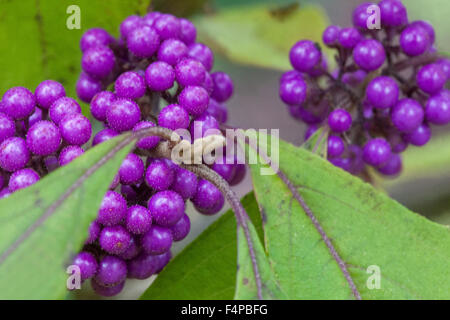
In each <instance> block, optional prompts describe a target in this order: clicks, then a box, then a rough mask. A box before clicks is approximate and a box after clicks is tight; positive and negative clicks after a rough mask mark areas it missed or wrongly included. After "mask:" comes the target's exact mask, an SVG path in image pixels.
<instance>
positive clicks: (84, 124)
mask: <svg viewBox="0 0 450 320" xmlns="http://www.w3.org/2000/svg"><path fill="white" fill-rule="evenodd" d="M59 130H60V131H61V136H62V137H63V139H64V141H66V142H67V143H69V144H72V145H77V146H81V145H83V144H85V143H86V142H88V141H89V139H90V138H91V134H92V127H91V122H90V121H89V119H88V118H86V117H85V116H83V115H82V114H77V113H74V114H68V115H66V116H65V117H64V118H62V119H61V121H60V122H59Z"/></svg>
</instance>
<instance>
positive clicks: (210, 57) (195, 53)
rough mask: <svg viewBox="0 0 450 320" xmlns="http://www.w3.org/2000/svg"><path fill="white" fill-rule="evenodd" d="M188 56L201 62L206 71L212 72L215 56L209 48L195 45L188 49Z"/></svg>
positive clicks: (198, 44)
mask: <svg viewBox="0 0 450 320" xmlns="http://www.w3.org/2000/svg"><path fill="white" fill-rule="evenodd" d="M187 55H188V56H189V57H190V58H192V59H195V60H197V61H200V62H201V63H202V64H203V66H204V67H205V69H206V71H208V72H209V71H211V69H212V67H213V65H214V54H213V52H212V51H211V49H210V48H209V47H208V46H206V45H204V44H203V43H193V44H191V45H190V46H189V47H188V53H187Z"/></svg>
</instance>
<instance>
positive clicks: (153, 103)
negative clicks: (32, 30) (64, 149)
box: [74, 12, 245, 296]
mask: <svg viewBox="0 0 450 320" xmlns="http://www.w3.org/2000/svg"><path fill="white" fill-rule="evenodd" d="M195 40H196V29H195V27H194V25H193V24H192V23H191V22H190V21H189V20H186V19H179V18H176V17H174V16H172V15H170V14H162V13H159V12H150V13H148V14H147V15H145V16H144V17H139V16H130V17H128V18H126V19H125V20H124V21H123V22H122V23H121V25H120V38H119V39H114V38H113V37H112V36H111V35H109V34H108V33H107V32H106V31H105V30H103V29H99V28H96V29H90V30H88V31H86V33H85V34H84V35H83V36H82V38H81V42H80V47H81V50H82V52H83V57H82V61H81V65H82V69H83V73H82V74H81V76H80V78H79V81H78V83H77V88H76V89H77V94H78V96H79V98H80V99H81V100H83V101H85V102H88V103H90V109H91V113H92V115H93V117H94V118H95V119H97V120H98V121H100V122H102V123H103V124H104V129H103V130H101V131H99V132H98V133H97V134H96V135H95V137H94V139H93V145H96V144H99V143H101V142H104V141H106V140H108V139H111V138H112V137H114V136H117V135H118V134H120V133H122V132H125V131H130V130H133V131H137V130H140V129H144V128H148V127H154V126H156V125H157V126H160V127H164V128H168V129H171V130H177V129H187V130H189V132H191V135H192V136H194V137H195V138H199V136H198V134H197V135H194V133H195V132H200V133H201V136H200V137H203V136H204V134H205V133H206V131H207V130H209V129H216V130H217V131H219V130H220V124H221V123H224V122H226V120H227V109H226V107H225V105H224V104H223V103H224V102H225V101H226V100H228V98H230V96H231V95H232V93H233V83H232V81H231V79H230V77H229V76H228V75H227V74H226V73H224V72H211V69H212V67H213V62H214V56H213V53H212V51H211V50H210V49H209V48H208V47H207V46H206V45H204V44H202V43H197V42H195ZM109 87H110V88H113V91H108V90H107V89H108V88H109ZM197 128H199V129H197ZM198 130H199V131H198ZM219 132H220V131H219ZM160 139H161V138H159V137H156V136H150V137H146V138H142V139H141V140H140V141H139V142H138V143H137V148H136V150H134V151H133V153H130V154H129V155H128V156H127V157H126V159H125V161H124V162H123V163H122V165H121V167H120V170H119V172H118V175H117V176H116V178H115V180H114V182H113V183H112V185H111V187H110V191H108V192H107V193H106V195H105V197H104V199H103V202H102V204H101V207H100V210H99V212H98V217H97V219H96V220H95V221H94V222H93V223H92V224H91V226H90V228H89V238H88V239H87V241H86V244H85V246H84V248H83V250H82V251H81V252H80V253H79V254H78V255H77V256H76V257H75V259H74V264H76V265H78V266H79V267H80V270H81V277H82V280H86V279H90V278H91V279H92V280H91V284H92V287H93V289H94V290H95V291H96V292H97V293H99V294H101V295H104V296H112V295H115V294H117V293H119V292H120V291H121V290H122V288H123V286H124V282H125V279H126V278H127V277H128V278H137V279H145V278H148V277H150V276H151V275H153V274H157V273H158V272H159V271H160V270H162V268H164V266H165V265H166V264H167V263H168V262H169V260H170V257H171V253H170V249H171V246H172V243H173V242H174V241H180V240H182V239H184V238H185V237H186V236H187V234H188V232H189V230H190V221H189V217H188V216H187V215H186V213H185V203H186V201H187V200H190V201H191V202H192V203H193V204H194V207H195V208H196V209H197V211H199V212H200V213H202V214H205V215H212V214H215V213H217V212H219V211H220V210H221V208H222V207H223V204H224V197H223V195H222V193H221V192H220V191H219V189H218V188H216V187H215V186H214V185H213V184H212V183H211V182H209V181H207V180H203V179H198V178H197V176H196V175H195V174H193V173H191V172H190V171H187V170H185V169H183V168H181V167H180V166H178V165H176V164H175V163H173V162H172V161H171V160H169V159H163V158H150V157H147V158H146V157H143V156H142V154H143V153H142V152H140V151H142V150H152V149H154V148H155V147H156V146H157V145H158V143H159V142H160ZM211 168H212V169H213V170H215V171H216V172H217V173H219V174H220V175H221V176H222V177H223V178H224V179H225V180H227V181H228V182H229V183H230V184H231V185H233V184H237V183H239V182H240V181H241V180H242V178H243V177H244V175H245V166H244V165H239V164H227V163H220V162H219V161H217V163H214V164H213V165H212V166H211Z"/></svg>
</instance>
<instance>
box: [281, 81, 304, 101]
mask: <svg viewBox="0 0 450 320" xmlns="http://www.w3.org/2000/svg"><path fill="white" fill-rule="evenodd" d="M306 92H307V86H306V82H305V81H303V79H291V80H287V81H284V82H282V83H281V84H280V98H281V100H283V102H284V103H286V104H288V105H300V104H302V103H303V102H305V100H306Z"/></svg>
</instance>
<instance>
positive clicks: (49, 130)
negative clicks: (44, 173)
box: [27, 120, 89, 156]
mask: <svg viewBox="0 0 450 320" xmlns="http://www.w3.org/2000/svg"><path fill="white" fill-rule="evenodd" d="M88 121H89V120H88ZM60 144H61V134H60V131H59V130H58V127H57V126H56V125H55V124H53V123H52V122H51V121H46V120H42V121H39V122H37V123H36V124H34V125H33V126H32V127H31V128H30V129H29V130H28V133H27V147H28V150H30V151H31V152H32V153H34V154H36V155H40V156H48V155H50V154H52V153H54V152H56V151H57V150H58V148H59V146H60Z"/></svg>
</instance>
